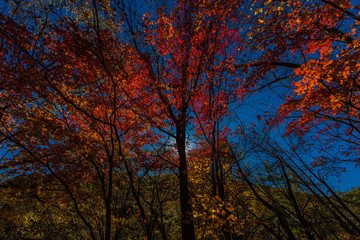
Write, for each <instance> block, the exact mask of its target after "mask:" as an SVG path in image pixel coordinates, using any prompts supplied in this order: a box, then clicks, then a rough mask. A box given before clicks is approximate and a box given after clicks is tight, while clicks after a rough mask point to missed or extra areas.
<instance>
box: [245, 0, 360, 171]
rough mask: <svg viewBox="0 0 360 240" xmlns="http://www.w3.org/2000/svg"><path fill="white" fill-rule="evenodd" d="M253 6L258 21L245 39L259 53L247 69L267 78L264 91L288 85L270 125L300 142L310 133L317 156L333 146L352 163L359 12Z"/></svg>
mask: <svg viewBox="0 0 360 240" xmlns="http://www.w3.org/2000/svg"><path fill="white" fill-rule="evenodd" d="M256 4H257V5H255V7H254V14H255V15H257V16H258V18H259V20H258V23H257V24H256V25H255V26H253V29H254V31H253V32H251V33H250V37H251V38H253V40H254V44H257V45H258V46H257V47H256V51H259V50H263V51H262V53H261V56H260V57H259V58H258V59H256V61H255V62H254V64H253V66H254V67H256V68H257V69H258V70H259V71H260V72H261V74H262V75H263V76H268V78H271V77H270V75H269V74H268V73H272V74H273V77H272V80H270V81H269V82H268V84H266V85H269V84H274V83H276V82H280V81H281V82H284V81H285V79H289V84H288V85H287V86H288V87H289V88H290V91H286V93H285V94H283V93H280V94H281V96H282V97H283V100H284V101H285V103H284V104H282V105H281V107H279V108H278V112H277V115H276V116H275V117H274V118H273V119H272V120H271V123H272V124H273V123H276V122H277V123H279V122H286V124H287V133H288V134H295V135H297V136H299V138H300V139H304V137H305V135H306V133H310V132H311V131H312V130H314V131H316V132H317V133H316V134H317V137H316V138H318V140H319V141H318V142H322V143H321V145H322V147H321V146H320V150H319V151H321V152H329V148H325V147H324V146H327V147H329V146H330V145H333V146H336V147H335V148H342V149H344V150H343V152H342V154H343V157H344V158H345V159H350V158H351V159H352V161H354V162H357V161H358V153H359V151H358V148H359V143H358V137H359V136H358V134H359V129H358V128H359V126H358V124H359V116H358V111H359V106H358V105H359V99H358V90H359V89H358V85H359V84H358V72H359V67H360V64H359V54H358V41H359V39H358V37H359V36H358V30H359V29H358V28H359V17H358V16H357V14H356V13H355V11H356V10H357V9H358V8H359V6H352V4H351V2H350V1H327V0H316V1H315V0H314V1H294V2H291V3H290V2H285V1H256ZM254 48H255V47H254ZM290 81H291V83H290ZM282 90H283V91H284V88H282ZM289 117H291V118H293V120H291V121H288V120H286V118H289ZM324 142H327V144H323V143H324ZM312 143H314V142H313V141H312ZM335 143H337V144H335ZM313 147H314V146H313ZM326 163H329V159H327V156H319V157H318V158H317V162H316V164H319V165H326Z"/></svg>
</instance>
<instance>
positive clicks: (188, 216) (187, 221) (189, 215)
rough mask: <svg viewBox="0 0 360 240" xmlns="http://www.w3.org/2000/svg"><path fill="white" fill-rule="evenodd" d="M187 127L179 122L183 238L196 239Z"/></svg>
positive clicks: (177, 142) (178, 142)
mask: <svg viewBox="0 0 360 240" xmlns="http://www.w3.org/2000/svg"><path fill="white" fill-rule="evenodd" d="M185 136H186V128H185V126H184V125H181V124H179V125H178V126H177V129H176V145H177V150H178V154H179V178H180V211H181V233H182V240H195V229H194V218H193V210H192V201H191V196H190V191H189V181H188V171H187V162H186V138H185Z"/></svg>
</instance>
